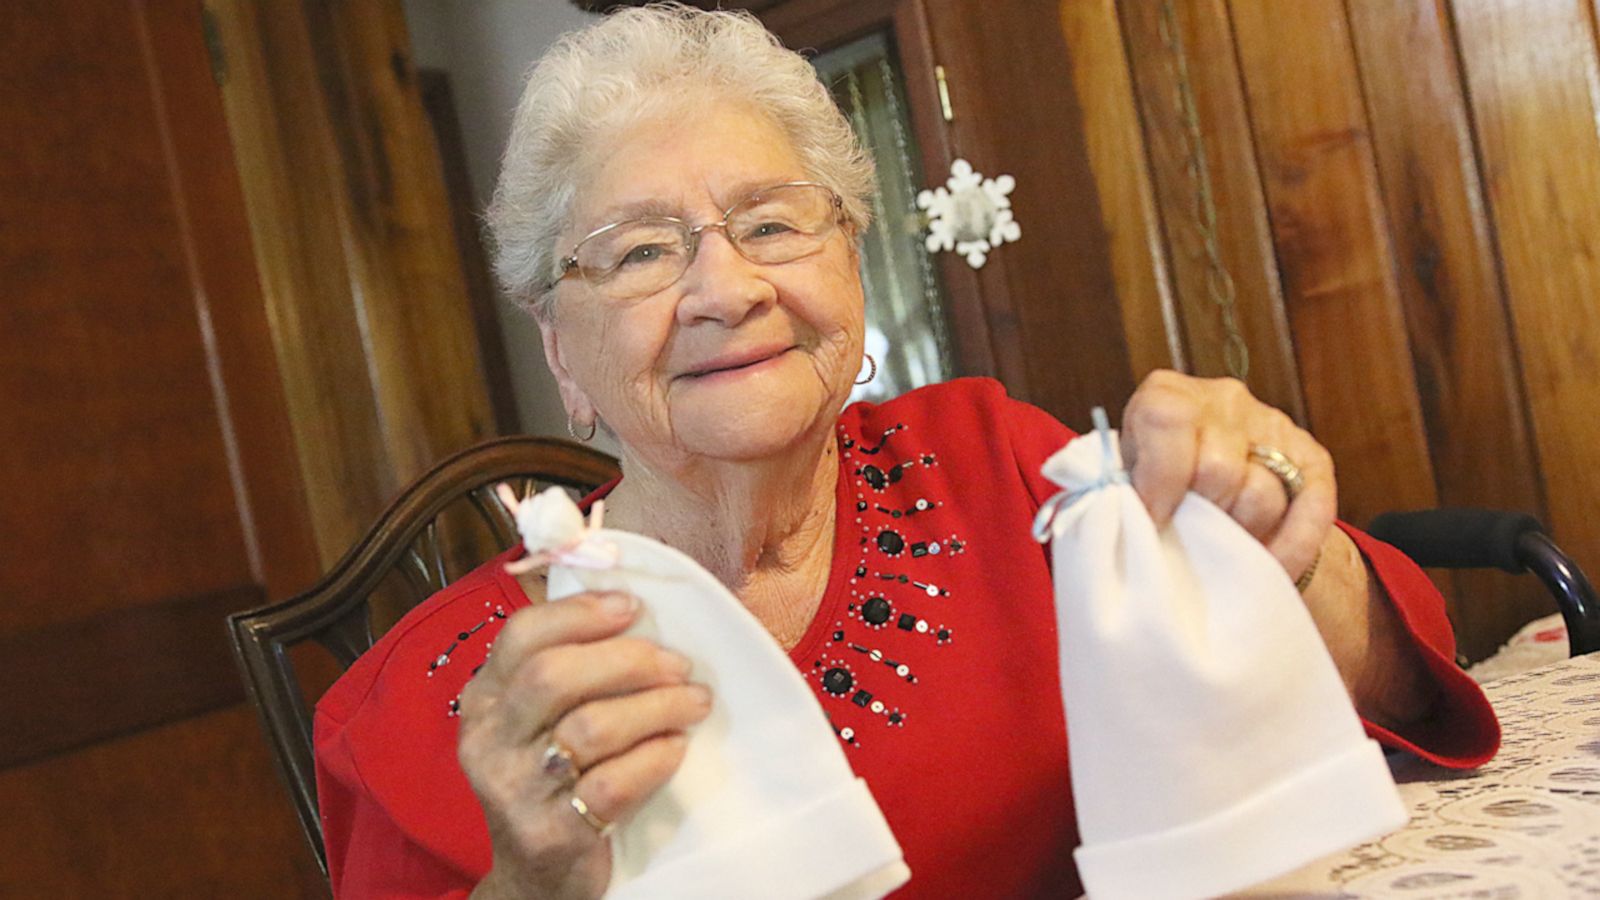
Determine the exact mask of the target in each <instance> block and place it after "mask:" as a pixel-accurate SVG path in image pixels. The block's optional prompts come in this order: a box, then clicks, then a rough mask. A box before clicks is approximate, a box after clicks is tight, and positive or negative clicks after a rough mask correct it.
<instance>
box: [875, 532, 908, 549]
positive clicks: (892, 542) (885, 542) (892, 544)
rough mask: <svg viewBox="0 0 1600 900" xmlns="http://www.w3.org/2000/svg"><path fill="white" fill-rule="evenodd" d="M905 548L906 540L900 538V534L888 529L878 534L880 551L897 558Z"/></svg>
mask: <svg viewBox="0 0 1600 900" xmlns="http://www.w3.org/2000/svg"><path fill="white" fill-rule="evenodd" d="M905 548H906V539H905V538H903V537H901V536H900V532H898V531H894V530H892V529H888V528H886V529H884V530H883V531H880V532H878V549H879V550H882V551H883V552H884V553H887V554H889V555H890V556H896V555H898V554H899V553H900V551H901V550H904V549H905Z"/></svg>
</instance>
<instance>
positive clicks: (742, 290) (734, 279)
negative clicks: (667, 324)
mask: <svg viewBox="0 0 1600 900" xmlns="http://www.w3.org/2000/svg"><path fill="white" fill-rule="evenodd" d="M680 286H681V288H682V290H683V295H682V298H681V299H680V300H679V301H678V319H679V321H680V322H681V323H682V324H685V325H688V324H692V323H694V322H697V321H707V320H709V321H715V322H718V323H720V324H722V325H725V326H731V325H737V324H738V323H739V322H741V321H743V320H744V319H745V317H747V316H749V315H750V313H751V312H752V311H754V310H756V309H759V308H761V307H762V306H765V305H768V304H770V303H772V302H773V301H774V300H775V299H776V298H777V289H776V288H774V287H773V286H772V283H771V282H770V281H769V280H767V278H766V273H765V271H764V267H762V266H760V265H758V264H756V263H753V262H751V261H750V260H748V259H745V258H744V256H743V255H741V254H740V253H739V251H738V250H736V249H734V246H733V242H732V241H730V240H729V239H728V234H727V232H726V231H725V230H724V229H722V228H720V227H718V228H706V229H705V230H703V231H701V232H700V234H699V245H698V246H697V247H696V252H695V255H694V259H693V260H691V261H690V263H689V268H688V269H687V270H686V271H685V272H684V273H683V279H682V281H681V282H680Z"/></svg>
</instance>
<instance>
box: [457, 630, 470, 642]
mask: <svg viewBox="0 0 1600 900" xmlns="http://www.w3.org/2000/svg"><path fill="white" fill-rule="evenodd" d="M469 637H472V635H470V634H467V633H466V632H465V631H463V632H461V633H460V634H458V635H456V640H458V641H464V640H466V639H467V638H469Z"/></svg>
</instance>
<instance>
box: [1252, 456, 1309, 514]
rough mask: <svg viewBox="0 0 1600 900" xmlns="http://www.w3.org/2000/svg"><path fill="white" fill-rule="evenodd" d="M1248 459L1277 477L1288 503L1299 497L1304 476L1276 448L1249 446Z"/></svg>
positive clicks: (1292, 462)
mask: <svg viewBox="0 0 1600 900" xmlns="http://www.w3.org/2000/svg"><path fill="white" fill-rule="evenodd" d="M1250 459H1251V461H1253V462H1258V463H1260V464H1261V465H1263V466H1265V467H1266V470H1267V471H1268V472H1271V473H1272V474H1274V475H1276V476H1278V480H1279V481H1281V482H1283V490H1284V493H1286V494H1288V495H1289V502H1290V503H1293V502H1294V498H1296V497H1298V496H1300V491H1301V489H1302V488H1304V487H1305V486H1306V479H1305V476H1303V475H1301V474H1300V467H1299V466H1297V465H1295V464H1294V461H1293V460H1291V459H1289V457H1287V456H1284V455H1283V451H1282V450H1279V449H1278V448H1277V447H1268V446H1267V445H1266V444H1251V445H1250Z"/></svg>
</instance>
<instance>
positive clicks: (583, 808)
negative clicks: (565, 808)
mask: <svg viewBox="0 0 1600 900" xmlns="http://www.w3.org/2000/svg"><path fill="white" fill-rule="evenodd" d="M567 804H568V805H569V806H571V807H572V811H573V812H575V813H577V814H578V815H579V816H582V817H583V821H584V822H585V823H586V824H588V826H589V827H590V828H593V829H594V831H595V834H597V835H599V836H600V837H605V836H606V835H608V834H610V833H611V825H612V823H610V822H607V821H606V820H605V819H602V818H600V817H599V816H597V815H595V814H594V813H593V812H592V811H590V809H589V804H587V803H585V802H583V798H582V797H579V796H578V795H577V794H573V795H572V798H571V799H570V800H568V801H567Z"/></svg>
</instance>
